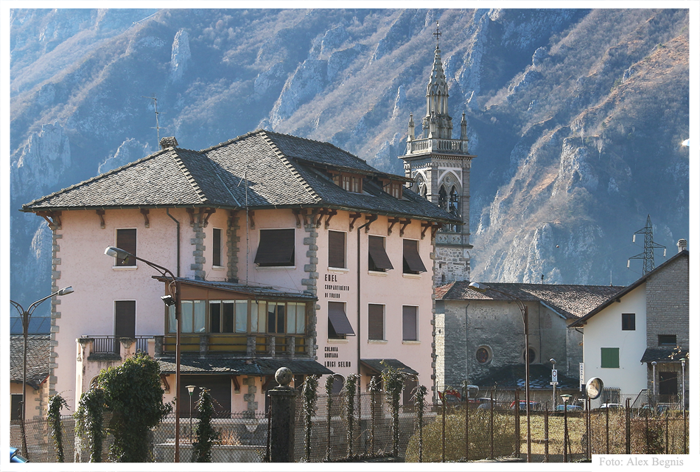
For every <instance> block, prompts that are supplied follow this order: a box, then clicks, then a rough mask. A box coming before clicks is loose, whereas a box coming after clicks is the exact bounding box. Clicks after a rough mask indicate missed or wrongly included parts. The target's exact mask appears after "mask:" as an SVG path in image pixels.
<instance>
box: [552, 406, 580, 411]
mask: <svg viewBox="0 0 700 472" xmlns="http://www.w3.org/2000/svg"><path fill="white" fill-rule="evenodd" d="M581 410H583V407H582V406H581V405H566V411H581ZM557 411H564V405H557Z"/></svg>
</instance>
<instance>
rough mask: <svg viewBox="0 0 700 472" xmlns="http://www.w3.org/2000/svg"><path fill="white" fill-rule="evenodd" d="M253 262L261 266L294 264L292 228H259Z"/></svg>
mask: <svg viewBox="0 0 700 472" xmlns="http://www.w3.org/2000/svg"><path fill="white" fill-rule="evenodd" d="M255 263H256V264H259V265H261V266H273V267H274V266H293V265H294V230H293V229H261V230H260V244H259V245H258V252H257V253H256V254H255Z"/></svg>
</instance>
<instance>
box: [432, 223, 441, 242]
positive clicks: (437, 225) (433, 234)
mask: <svg viewBox="0 0 700 472" xmlns="http://www.w3.org/2000/svg"><path fill="white" fill-rule="evenodd" d="M440 228H442V223H435V226H433V228H432V234H431V235H430V238H431V239H435V233H437V232H438V230H439V229H440Z"/></svg>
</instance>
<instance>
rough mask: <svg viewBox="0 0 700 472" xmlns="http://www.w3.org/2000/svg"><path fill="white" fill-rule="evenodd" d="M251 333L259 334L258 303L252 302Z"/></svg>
mask: <svg viewBox="0 0 700 472" xmlns="http://www.w3.org/2000/svg"><path fill="white" fill-rule="evenodd" d="M250 332H251V333H257V332H258V302H256V301H255V300H251V301H250Z"/></svg>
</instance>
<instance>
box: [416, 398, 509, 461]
mask: <svg viewBox="0 0 700 472" xmlns="http://www.w3.org/2000/svg"><path fill="white" fill-rule="evenodd" d="M467 411H468V412H469V460H479V459H486V458H488V457H489V455H490V453H491V447H490V442H489V441H490V434H489V432H490V427H489V422H490V412H489V411H486V410H467ZM464 421H465V417H464V411H462V412H459V413H455V414H450V415H448V416H447V417H446V418H445V461H459V460H464V453H465V439H464ZM493 429H494V434H493V436H494V438H493V440H494V446H493V450H494V456H496V457H503V456H509V455H511V454H513V445H514V443H515V432H514V428H513V417H512V416H511V415H506V414H495V415H494V420H493ZM419 441H420V438H419V437H418V432H416V433H415V434H414V435H413V436H411V439H410V440H409V441H408V448H407V449H406V462H417V461H418V454H419ZM422 449H423V462H439V461H441V460H442V416H441V415H438V416H437V418H436V419H435V421H433V422H432V423H431V424H429V425H427V426H425V427H423V448H422Z"/></svg>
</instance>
